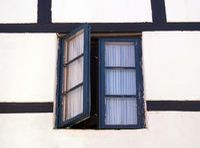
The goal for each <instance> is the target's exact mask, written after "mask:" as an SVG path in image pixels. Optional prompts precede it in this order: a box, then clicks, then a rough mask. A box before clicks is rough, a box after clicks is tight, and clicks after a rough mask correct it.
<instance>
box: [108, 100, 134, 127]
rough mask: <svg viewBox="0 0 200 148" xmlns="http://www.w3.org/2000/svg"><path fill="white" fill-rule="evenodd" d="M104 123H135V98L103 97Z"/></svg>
mask: <svg viewBox="0 0 200 148" xmlns="http://www.w3.org/2000/svg"><path fill="white" fill-rule="evenodd" d="M105 99H106V110H105V124H106V125H130V124H137V102H136V99H135V98H117V97H116V98H113V97H109V98H105Z"/></svg>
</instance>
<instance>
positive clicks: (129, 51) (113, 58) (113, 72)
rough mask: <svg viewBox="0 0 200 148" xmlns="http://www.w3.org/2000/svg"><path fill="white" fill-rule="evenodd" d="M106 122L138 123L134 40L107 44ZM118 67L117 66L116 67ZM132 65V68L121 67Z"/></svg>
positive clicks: (112, 123) (111, 123)
mask: <svg viewBox="0 0 200 148" xmlns="http://www.w3.org/2000/svg"><path fill="white" fill-rule="evenodd" d="M105 45H106V46H105V65H106V66H112V67H113V68H112V69H110V68H109V69H108V68H107V69H106V70H105V95H108V96H109V95H113V96H112V97H106V98H105V104H106V105H105V107H106V110H105V117H106V118H105V123H106V124H107V125H129V124H137V102H136V98H134V97H117V96H116V97H115V96H114V95H119V96H120V95H121V96H122V95H136V73H135V69H134V67H135V48H134V44H133V43H132V42H108V43H106V44H105ZM115 67H116V68H115ZM119 67H130V68H128V69H127V68H126V69H123V68H119Z"/></svg>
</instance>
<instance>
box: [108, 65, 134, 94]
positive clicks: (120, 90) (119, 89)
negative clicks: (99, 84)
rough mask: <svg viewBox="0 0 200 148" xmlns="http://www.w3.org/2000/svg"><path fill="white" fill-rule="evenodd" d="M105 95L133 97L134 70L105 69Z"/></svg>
mask: <svg viewBox="0 0 200 148" xmlns="http://www.w3.org/2000/svg"><path fill="white" fill-rule="evenodd" d="M105 80H106V82H105V84H106V91H105V92H106V95H135V94H136V74H135V70H134V69H106V73H105Z"/></svg>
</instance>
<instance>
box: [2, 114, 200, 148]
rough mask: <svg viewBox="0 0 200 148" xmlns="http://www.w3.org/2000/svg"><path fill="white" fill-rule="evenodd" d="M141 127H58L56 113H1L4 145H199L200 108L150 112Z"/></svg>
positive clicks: (83, 147) (82, 147) (21, 147)
mask: <svg viewBox="0 0 200 148" xmlns="http://www.w3.org/2000/svg"><path fill="white" fill-rule="evenodd" d="M147 117H148V123H147V126H148V128H147V129H142V130H69V129H68V130H67V129H63V130H56V129H53V121H52V119H53V114H51V113H47V114H42V113H41V114H0V139H1V148H16V147H17V148H18V147H19V148H27V147H28V148H36V147H37V148H47V147H48V148H66V147H70V148H94V147H95V148H102V147H103V148H107V147H115V148H121V147H123V148H132V147H136V148H147V147H148V148H161V147H162V148H169V147H171V148H191V147H192V148H199V145H200V140H199V133H200V128H199V125H200V113H199V112H148V113H147Z"/></svg>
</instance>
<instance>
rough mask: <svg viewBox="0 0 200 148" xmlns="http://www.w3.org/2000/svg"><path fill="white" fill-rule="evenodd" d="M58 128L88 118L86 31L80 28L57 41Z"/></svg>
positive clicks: (88, 93) (88, 31)
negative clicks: (58, 73) (58, 46)
mask: <svg viewBox="0 0 200 148" xmlns="http://www.w3.org/2000/svg"><path fill="white" fill-rule="evenodd" d="M60 53H61V56H60V58H61V59H60V79H61V80H60V82H59V83H60V85H59V86H60V87H59V94H58V99H59V100H58V109H57V110H58V111H57V112H58V117H59V118H58V126H59V127H70V126H73V125H74V124H76V123H78V122H81V121H83V120H85V119H87V118H88V117H89V116H90V29H89V26H88V25H83V26H81V27H79V28H77V29H75V30H74V31H72V32H71V33H70V34H69V35H67V36H64V37H63V38H62V39H60Z"/></svg>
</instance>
